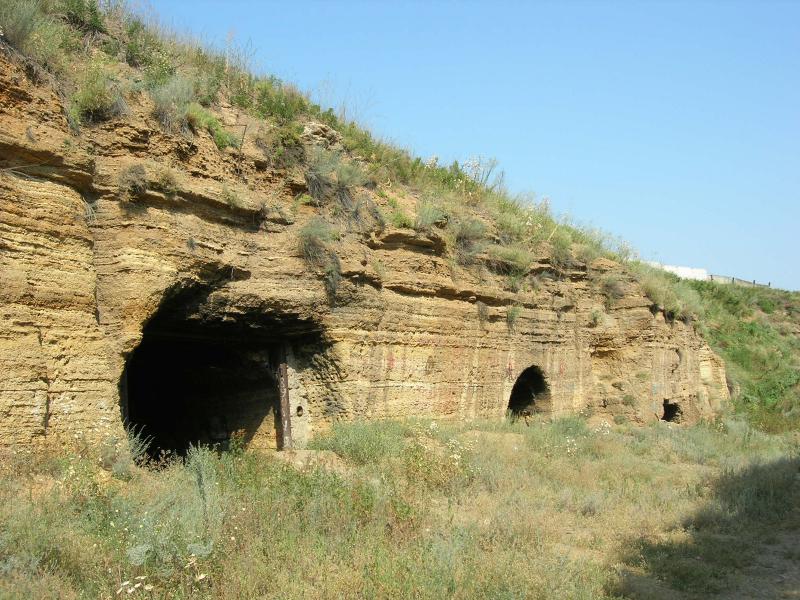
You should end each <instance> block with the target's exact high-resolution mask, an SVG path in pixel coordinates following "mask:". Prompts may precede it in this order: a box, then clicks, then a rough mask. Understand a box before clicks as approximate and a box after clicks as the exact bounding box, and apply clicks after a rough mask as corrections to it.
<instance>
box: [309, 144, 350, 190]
mask: <svg viewBox="0 0 800 600" xmlns="http://www.w3.org/2000/svg"><path fill="white" fill-rule="evenodd" d="M340 160H341V159H340V156H339V154H338V153H336V152H330V151H329V150H325V149H324V148H320V147H319V146H315V147H314V148H312V150H311V152H310V154H309V157H308V169H307V170H306V174H305V178H306V185H307V186H308V193H309V194H311V197H312V198H314V200H316V201H317V203H318V204H322V203H323V202H325V201H326V200H327V199H328V197H329V196H330V193H331V190H332V188H333V183H332V174H333V172H334V170H335V169H336V167H337V166H338V164H339V161H340Z"/></svg>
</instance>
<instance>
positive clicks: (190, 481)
mask: <svg viewBox="0 0 800 600" xmlns="http://www.w3.org/2000/svg"><path fill="white" fill-rule="evenodd" d="M317 446H318V447H319V448H325V449H330V450H333V451H335V452H336V453H338V455H339V456H340V457H342V458H341V459H340V460H343V465H340V472H343V473H344V474H343V475H336V474H332V473H330V472H327V471H325V470H313V469H312V470H307V471H304V472H297V471H295V470H294V469H293V468H291V467H289V466H287V465H285V464H284V463H282V462H280V461H279V460H278V459H277V458H274V457H272V456H263V455H255V454H250V453H236V452H233V453H226V454H222V455H216V454H214V453H212V452H210V451H207V450H200V451H197V452H195V453H194V454H192V455H190V457H189V459H188V461H187V463H186V464H185V465H184V464H172V465H168V466H167V467H166V468H164V469H161V470H156V471H147V470H141V469H136V468H133V467H131V466H130V464H129V463H128V462H127V460H126V459H124V457H115V456H114V455H113V453H111V452H109V451H106V452H104V454H103V459H104V461H105V462H106V464H113V466H112V467H111V469H112V471H113V473H114V477H113V478H112V477H111V475H110V474H109V473H106V472H104V471H99V472H98V469H97V458H95V457H94V455H93V454H92V453H91V452H84V453H83V454H82V455H77V454H74V455H64V454H63V452H61V451H59V452H57V453H56V454H54V455H51V456H45V455H42V454H36V455H34V456H29V455H23V454H17V455H15V456H13V457H6V459H5V460H3V461H0V469H2V477H0V597H4V598H5V597H10V598H29V597H30V598H33V597H35V598H77V597H85V598H110V597H113V596H114V594H115V592H116V591H117V590H118V589H120V588H122V589H123V590H124V591H123V595H125V597H128V595H127V594H125V593H124V592H125V591H127V590H128V589H131V588H133V587H134V586H136V584H140V585H139V587H138V588H136V589H135V590H134V591H133V592H132V594H131V596H132V597H157V598H161V597H170V598H256V597H258V598H262V597H263V598H301V597H302V598H338V597H363V598H401V597H414V598H432V599H434V598H435V599H439V598H445V597H454V598H479V597H488V598H523V597H524V598H570V599H580V598H584V599H587V600H588V599H590V598H591V599H594V598H619V597H629V598H648V599H649V598H661V597H663V598H668V597H674V596H671V595H670V594H676V593H677V594H679V597H682V598H683V597H694V596H696V595H697V596H704V597H705V596H706V595H708V594H712V593H721V594H722V597H730V595H729V594H730V593H732V592H733V591H734V590H739V591H741V590H742V589H746V588H748V586H749V587H750V588H753V589H757V590H759V591H760V592H761V593H766V594H767V595H768V596H769V595H770V594H773V597H777V596H778V593H779V592H780V591H781V590H783V591H787V590H789V587H783V588H782V587H781V585H785V586H791V585H794V584H796V583H797V582H798V581H800V579H795V577H800V573H798V572H797V569H796V568H795V569H794V570H792V569H791V568H789V567H787V568H786V569H785V570H783V571H782V570H777V571H776V570H774V569H773V570H772V571H769V572H768V574H767V575H759V573H758V572H757V571H752V569H751V567H755V566H757V565H758V564H759V561H763V560H764V559H763V556H765V554H764V553H765V552H768V551H769V549H770V548H772V549H773V552H778V550H776V549H781V548H785V550H780V552H782V553H784V554H785V553H786V552H791V548H792V544H795V545H796V541H797V539H798V530H797V526H798V525H800V518H799V517H800V515H798V513H797V507H798V505H799V504H798V501H800V480H798V478H797V476H796V474H797V470H798V467H799V466H800V462H798V458H797V440H796V439H795V441H794V442H792V441H791V440H790V439H789V438H788V437H785V436H774V435H767V434H763V433H760V432H758V431H755V430H753V429H751V428H750V427H749V426H748V425H746V424H744V423H743V422H739V421H731V420H728V421H720V422H718V423H715V424H713V425H701V426H697V427H693V428H677V427H672V426H670V425H668V424H658V425H657V426H653V427H649V428H643V429H634V428H627V427H613V428H611V427H599V428H598V429H595V430H590V429H588V428H587V425H586V424H585V423H584V422H583V421H581V420H579V419H577V418H568V419H562V420H559V421H555V422H553V423H547V424H544V423H534V424H533V425H532V426H531V427H525V426H524V425H523V424H521V423H516V424H510V423H506V424H496V423H495V424H481V423H473V424H471V425H469V426H467V425H452V424H449V425H445V424H442V425H436V424H431V423H424V424H423V423H369V424H349V425H341V426H339V427H336V428H335V430H334V431H333V432H332V434H331V435H329V436H327V437H324V438H321V439H319V440H318V441H317ZM334 462H335V461H334ZM768 544H772V546H768ZM776 544H777V545H776ZM760 557H761V558H760ZM778 558H780V557H778ZM776 560H777V559H776ZM772 566H773V567H775V566H776V565H775V564H773V565H772ZM795 567H796V564H795ZM748 569H750V570H748ZM782 576H785V577H787V580H786V581H785V582H784V583H781V580H780V577H782ZM776 578H777V579H776ZM124 582H128V583H127V584H125V583H124ZM144 586H148V590H147V592H145V591H144ZM151 586H152V587H151Z"/></svg>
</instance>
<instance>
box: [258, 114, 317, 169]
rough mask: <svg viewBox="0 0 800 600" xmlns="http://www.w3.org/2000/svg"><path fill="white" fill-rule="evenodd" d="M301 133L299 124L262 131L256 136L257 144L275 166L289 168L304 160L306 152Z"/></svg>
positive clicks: (288, 124)
mask: <svg viewBox="0 0 800 600" xmlns="http://www.w3.org/2000/svg"><path fill="white" fill-rule="evenodd" d="M301 133H302V129H301V127H300V124H299V123H287V124H285V125H279V126H277V127H274V128H271V129H260V130H259V131H258V132H257V133H256V135H255V144H256V146H257V147H258V148H260V149H261V151H262V152H263V153H264V155H265V156H266V157H268V158H269V159H270V162H271V163H272V164H273V165H274V166H276V167H281V168H287V167H290V166H292V165H294V164H296V163H299V162H301V161H302V160H303V157H304V155H305V152H304V150H303V144H302V142H301V141H300V134H301Z"/></svg>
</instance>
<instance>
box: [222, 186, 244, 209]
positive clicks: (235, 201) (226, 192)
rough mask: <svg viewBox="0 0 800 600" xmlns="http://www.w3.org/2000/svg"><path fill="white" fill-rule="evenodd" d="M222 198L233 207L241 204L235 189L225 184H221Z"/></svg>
mask: <svg viewBox="0 0 800 600" xmlns="http://www.w3.org/2000/svg"><path fill="white" fill-rule="evenodd" d="M222 200H223V201H224V202H225V203H226V204H227V205H228V206H233V207H234V208H238V207H240V206H242V199H241V198H240V197H239V194H237V193H236V190H233V189H231V188H229V187H228V186H227V185H225V184H223V185H222Z"/></svg>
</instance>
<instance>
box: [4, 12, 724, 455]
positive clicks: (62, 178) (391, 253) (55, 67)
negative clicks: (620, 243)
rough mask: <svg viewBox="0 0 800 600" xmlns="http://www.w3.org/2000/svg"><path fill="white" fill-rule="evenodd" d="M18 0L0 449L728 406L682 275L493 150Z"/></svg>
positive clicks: (625, 416)
mask: <svg viewBox="0 0 800 600" xmlns="http://www.w3.org/2000/svg"><path fill="white" fill-rule="evenodd" d="M12 4H13V7H12V8H13V10H10V11H9V10H5V11H4V12H3V14H2V18H3V21H2V23H3V25H2V28H3V35H4V39H5V40H7V41H9V42H11V43H13V44H14V47H10V46H5V45H4V46H3V48H4V53H3V57H2V58H1V59H0V60H2V61H3V66H4V68H3V73H2V75H0V77H2V84H3V85H2V98H1V99H0V101H2V106H3V111H2V113H0V120H2V134H0V151H2V156H1V157H2V165H3V168H4V171H3V172H2V178H1V179H0V184H2V193H0V203H2V212H0V216H2V223H3V227H4V229H5V231H6V235H5V239H6V240H7V241H6V242H5V244H6V248H5V250H6V251H5V252H4V253H3V257H2V259H0V260H2V261H3V262H2V266H3V269H4V272H5V273H6V274H7V275H5V279H6V280H7V281H8V282H9V283H8V285H6V286H5V287H4V288H3V290H2V292H1V293H2V301H3V306H4V310H5V313H6V319H5V320H4V323H6V324H7V326H5V327H4V329H3V332H2V340H3V341H2V344H0V355H1V356H2V357H3V358H2V359H3V364H4V368H5V370H6V371H7V372H8V373H9V379H10V380H11V381H13V385H12V386H10V387H9V389H7V390H4V391H2V392H1V393H0V406H3V407H4V411H3V413H4V418H3V419H2V421H0V431H2V432H3V439H4V440H6V442H5V443H12V442H13V443H21V444H30V443H35V442H36V441H37V440H41V439H42V438H48V437H53V436H68V437H72V436H75V435H78V436H81V437H86V438H87V439H88V438H92V439H95V440H102V439H103V438H105V437H108V436H113V435H116V436H122V435H123V434H124V432H123V426H127V427H136V428H144V429H145V430H146V431H147V433H148V435H152V436H154V438H155V442H154V450H153V451H154V453H158V452H160V451H161V450H164V451H168V452H178V453H184V452H186V450H187V449H188V447H189V445H190V444H193V443H197V442H204V443H221V444H223V445H226V444H229V443H231V440H233V438H234V435H243V436H244V439H245V440H246V443H247V444H248V445H249V446H251V447H253V448H275V447H281V446H287V447H288V446H291V445H297V446H303V445H305V444H307V443H308V442H309V441H310V440H311V439H313V437H314V436H315V435H317V434H319V433H322V432H324V431H326V430H327V429H328V428H329V427H330V426H331V424H332V423H334V422H336V421H338V420H356V419H386V418H403V417H407V416H430V417H434V418H448V419H461V420H464V419H473V418H498V419H500V418H502V417H503V416H504V415H505V413H506V412H507V411H509V410H510V411H511V412H512V414H513V415H516V416H524V415H527V414H529V413H532V412H536V413H542V414H546V415H550V416H559V415H564V414H574V413H577V412H583V413H585V414H590V415H593V416H594V417H596V418H600V419H605V420H608V421H610V420H618V421H633V422H635V423H640V424H644V423H651V422H653V421H655V420H660V419H664V420H670V421H674V422H682V423H687V424H689V423H694V422H697V421H698V420H701V419H707V418H712V417H713V415H714V414H716V413H717V412H718V411H719V410H720V408H722V406H723V405H724V404H725V402H726V401H727V398H728V389H727V386H726V383H725V375H724V365H723V363H722V362H721V361H720V360H719V358H718V357H717V356H716V355H715V354H714V353H713V352H712V351H711V350H710V349H709V347H708V345H707V343H706V342H705V341H704V340H703V339H702V338H701V337H700V336H699V335H698V333H697V331H696V329H697V321H696V319H695V315H696V314H697V313H698V312H699V310H700V308H701V307H699V306H698V304H697V298H698V296H697V294H696V293H695V292H694V290H692V289H691V288H690V287H688V286H687V285H686V284H684V283H683V282H672V281H671V280H670V279H669V278H668V277H667V276H666V274H662V273H660V272H656V271H652V270H643V269H645V267H643V266H642V265H640V264H638V263H634V262H629V261H626V256H625V255H624V253H623V252H622V250H619V251H616V252H615V251H612V250H610V249H609V248H607V247H606V246H604V238H602V237H601V236H599V235H597V234H595V233H593V232H587V231H584V230H580V229H576V228H574V227H571V226H570V225H568V224H567V223H563V222H561V221H558V220H556V219H554V218H553V217H552V216H551V214H550V213H549V210H548V207H547V206H546V205H543V204H531V203H526V202H525V201H524V199H521V198H515V197H512V196H510V195H509V194H508V193H507V192H506V191H505V190H504V188H503V186H502V184H501V182H500V181H499V180H497V179H492V168H493V165H492V163H481V162H480V161H477V162H471V163H468V164H466V165H463V166H462V165H459V164H458V163H454V164H452V165H450V166H448V167H442V166H439V165H437V164H434V163H433V162H429V163H427V164H426V163H424V162H423V161H422V160H420V159H419V158H415V157H412V156H411V155H409V154H408V153H407V152H405V151H402V150H399V149H397V148H395V147H393V146H391V145H388V144H384V143H381V142H378V141H376V140H374V138H373V137H372V136H371V135H370V134H369V133H368V132H366V131H364V130H363V129H361V128H359V127H358V126H357V125H355V124H353V123H347V122H343V121H341V120H340V119H339V118H338V117H336V116H335V115H334V114H333V113H332V112H331V111H329V110H323V109H322V108H320V107H319V106H316V105H313V104H312V103H310V102H309V101H308V99H307V98H305V97H304V96H303V95H301V94H300V93H298V92H297V91H296V90H294V89H293V88H292V87H291V86H289V85H286V84H283V83H281V82H279V81H277V80H275V79H273V78H269V77H260V78H259V77H255V76H253V75H252V74H250V73H249V72H248V71H246V70H244V69H243V68H242V67H240V66H239V65H238V64H237V62H236V55H235V53H233V52H231V51H228V52H227V53H225V54H215V53H213V52H210V51H207V50H205V49H203V48H202V47H200V46H197V45H191V44H188V43H184V42H180V41H177V40H176V39H175V38H173V37H169V36H166V35H165V34H163V33H159V32H158V31H156V30H155V29H154V28H153V27H152V26H149V25H147V24H145V23H143V22H142V21H141V20H140V19H139V18H137V17H136V16H134V15H131V14H128V13H124V12H120V11H118V10H117V9H109V10H108V11H100V10H99V9H97V10H95V9H94V8H93V7H94V6H95V5H94V4H92V3H91V2H90V3H88V4H87V3H86V2H83V1H81V2H77V1H76V2H56V3H52V4H51V3H29V2H15V3H12ZM4 6H5V7H9V6H11V5H9V4H5V5H4ZM77 41H80V43H77ZM56 50H57V51H56ZM19 51H22V52H23V54H20V53H19ZM237 432H238V433H237Z"/></svg>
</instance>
